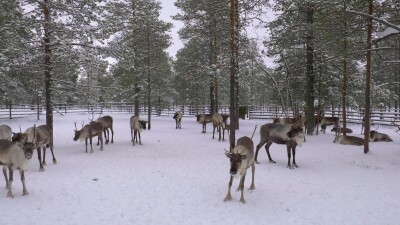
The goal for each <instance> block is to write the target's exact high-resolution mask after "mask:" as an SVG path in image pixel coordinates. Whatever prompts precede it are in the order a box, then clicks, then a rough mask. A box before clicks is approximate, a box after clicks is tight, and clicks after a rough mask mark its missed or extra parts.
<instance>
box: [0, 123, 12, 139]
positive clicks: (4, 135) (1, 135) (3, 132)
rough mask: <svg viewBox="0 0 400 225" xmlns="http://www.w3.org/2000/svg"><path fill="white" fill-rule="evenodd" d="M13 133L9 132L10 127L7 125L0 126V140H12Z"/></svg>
mask: <svg viewBox="0 0 400 225" xmlns="http://www.w3.org/2000/svg"><path fill="white" fill-rule="evenodd" d="M12 136H13V132H12V130H11V127H9V126H8V125H1V126H0V139H3V140H9V141H11V140H12Z"/></svg>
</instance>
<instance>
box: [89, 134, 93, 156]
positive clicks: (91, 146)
mask: <svg viewBox="0 0 400 225" xmlns="http://www.w3.org/2000/svg"><path fill="white" fill-rule="evenodd" d="M89 141H90V153H93V145H92V136H90V140H89Z"/></svg>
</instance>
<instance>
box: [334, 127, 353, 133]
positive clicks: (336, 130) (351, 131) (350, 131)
mask: <svg viewBox="0 0 400 225" xmlns="http://www.w3.org/2000/svg"><path fill="white" fill-rule="evenodd" d="M331 131H332V132H335V133H343V132H344V128H340V127H334V128H332V130H331ZM351 133H353V130H352V129H350V128H347V127H346V134H351Z"/></svg>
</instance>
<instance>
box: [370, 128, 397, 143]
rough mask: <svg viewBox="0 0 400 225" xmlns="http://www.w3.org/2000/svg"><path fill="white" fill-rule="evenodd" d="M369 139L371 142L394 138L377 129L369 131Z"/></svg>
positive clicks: (388, 140) (389, 140)
mask: <svg viewBox="0 0 400 225" xmlns="http://www.w3.org/2000/svg"><path fill="white" fill-rule="evenodd" d="M369 141H370V142H378V141H386V142H392V141H393V140H392V138H390V136H389V135H387V134H384V133H379V132H377V131H375V130H373V131H370V132H369Z"/></svg>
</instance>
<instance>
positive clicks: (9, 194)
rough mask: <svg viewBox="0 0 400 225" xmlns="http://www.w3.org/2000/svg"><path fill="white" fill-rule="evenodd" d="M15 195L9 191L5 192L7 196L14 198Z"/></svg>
mask: <svg viewBox="0 0 400 225" xmlns="http://www.w3.org/2000/svg"><path fill="white" fill-rule="evenodd" d="M14 197H15V196H14V195H13V194H12V192H11V191H9V192H7V198H14Z"/></svg>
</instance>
